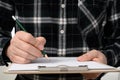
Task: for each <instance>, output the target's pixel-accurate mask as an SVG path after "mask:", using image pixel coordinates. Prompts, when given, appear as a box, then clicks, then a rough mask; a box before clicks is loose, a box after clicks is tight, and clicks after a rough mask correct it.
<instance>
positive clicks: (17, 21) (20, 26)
mask: <svg viewBox="0 0 120 80" xmlns="http://www.w3.org/2000/svg"><path fill="white" fill-rule="evenodd" d="M12 18H13V20H15V22H16V23H17V25H18V27H19V28H21V29H22V30H23V31H25V32H27V31H26V30H25V28H24V27H23V26H22V24H21V23H20V22H19V20H18V19H16V17H15V16H12ZM41 52H42V54H43V55H44V56H45V58H47V59H48V55H47V54H46V53H45V52H44V51H43V50H42V51H41Z"/></svg>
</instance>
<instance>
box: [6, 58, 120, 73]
mask: <svg viewBox="0 0 120 80" xmlns="http://www.w3.org/2000/svg"><path fill="white" fill-rule="evenodd" d="M4 72H5V73H7V74H76V73H107V72H120V69H117V68H115V67H112V66H109V65H105V64H101V63H97V62H93V61H86V62H79V61H77V59H76V57H49V60H47V59H45V58H38V59H36V60H34V61H33V62H32V63H30V64H15V63H12V64H11V65H9V67H8V69H7V70H5V71H4Z"/></svg>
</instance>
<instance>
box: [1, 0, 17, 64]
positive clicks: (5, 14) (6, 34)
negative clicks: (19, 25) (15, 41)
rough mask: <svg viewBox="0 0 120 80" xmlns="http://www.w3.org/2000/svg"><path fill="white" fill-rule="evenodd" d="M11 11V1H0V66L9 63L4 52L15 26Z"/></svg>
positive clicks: (12, 11) (12, 6) (12, 5)
mask: <svg viewBox="0 0 120 80" xmlns="http://www.w3.org/2000/svg"><path fill="white" fill-rule="evenodd" d="M13 9H14V4H13V2H12V0H0V65H5V64H6V63H5V62H6V61H9V59H8V58H7V56H6V55H5V52H6V49H7V46H8V45H9V41H10V39H11V31H12V28H13V26H14V24H15V23H14V21H13V20H12V17H11V16H12V15H13V14H14V10H13Z"/></svg>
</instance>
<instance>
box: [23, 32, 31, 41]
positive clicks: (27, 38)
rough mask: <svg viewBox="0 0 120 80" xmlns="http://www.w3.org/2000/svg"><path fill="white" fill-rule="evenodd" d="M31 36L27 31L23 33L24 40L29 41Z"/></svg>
mask: <svg viewBox="0 0 120 80" xmlns="http://www.w3.org/2000/svg"><path fill="white" fill-rule="evenodd" d="M31 37H32V35H31V34H30V33H28V34H26V35H25V37H24V39H25V41H30V40H31Z"/></svg>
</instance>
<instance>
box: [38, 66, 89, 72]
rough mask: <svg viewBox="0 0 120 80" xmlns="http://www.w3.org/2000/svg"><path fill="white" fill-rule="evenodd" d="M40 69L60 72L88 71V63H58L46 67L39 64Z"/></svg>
mask: <svg viewBox="0 0 120 80" xmlns="http://www.w3.org/2000/svg"><path fill="white" fill-rule="evenodd" d="M38 70H39V71H44V72H46V71H50V72H51V71H53V72H54V71H58V72H71V71H87V70H88V66H87V65H80V66H67V65H58V66H56V67H46V66H38Z"/></svg>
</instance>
